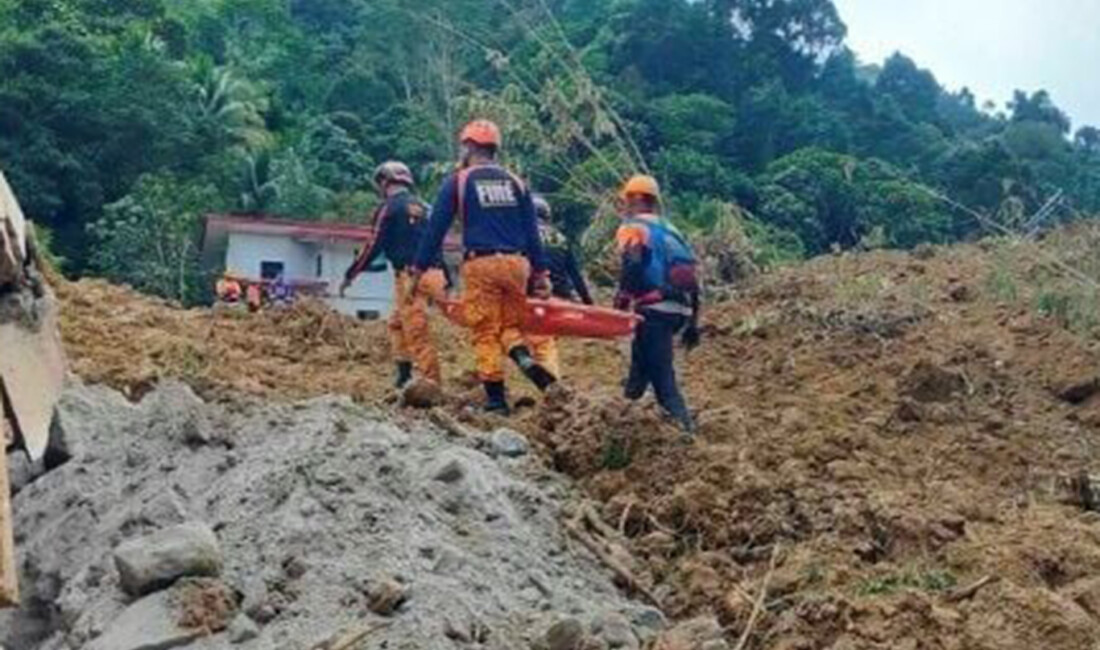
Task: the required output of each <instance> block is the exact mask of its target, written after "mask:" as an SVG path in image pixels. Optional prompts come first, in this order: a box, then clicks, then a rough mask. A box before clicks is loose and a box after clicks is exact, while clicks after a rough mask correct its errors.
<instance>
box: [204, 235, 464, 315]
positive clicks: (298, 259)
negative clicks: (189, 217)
mask: <svg viewBox="0 0 1100 650" xmlns="http://www.w3.org/2000/svg"><path fill="white" fill-rule="evenodd" d="M373 240H374V229H373V228H370V227H367V226H361V225H355V224H347V223H332V222H317V221H294V220H289V219H275V218H270V217H256V216H240V215H209V216H207V218H206V224H205V231H204V233H203V242H202V252H203V264H204V266H205V267H206V268H207V269H210V270H220V269H224V270H225V271H226V272H228V273H230V274H232V275H235V276H237V277H239V278H243V279H245V280H246V281H252V282H256V281H262V280H271V279H274V278H275V277H277V276H278V275H279V274H282V275H283V278H284V279H285V280H286V281H287V282H288V283H289V284H291V286H293V287H295V289H296V290H297V291H301V292H308V293H313V294H316V295H319V296H321V297H322V298H323V299H324V300H325V301H326V302H327V303H328V304H330V305H331V306H332V307H333V308H334V309H336V310H337V311H339V312H341V313H344V314H347V315H349V316H356V317H358V318H361V319H367V320H371V319H377V318H383V317H386V316H388V315H389V313H390V311H391V309H392V307H393V269H392V268H391V266H390V264H389V262H388V261H386V259H385V258H384V257H383V258H380V259H379V261H378V262H376V263H375V264H374V266H372V267H371V268H369V269H367V271H366V272H364V273H363V274H362V275H360V276H359V278H358V279H357V280H356V282H355V283H354V284H353V285H352V286H351V287H349V288H348V290H347V292H346V294H345V297H343V298H341V297H340V296H339V289H340V283H341V282H342V281H343V279H344V272H345V271H346V270H347V268H348V267H349V266H351V263H352V262H353V261H354V260H355V257H356V256H357V255H358V254H359V251H360V250H361V249H362V248H363V247H364V246H369V245H370V243H371V242H372V241H373ZM446 248H448V250H451V251H453V250H455V248H456V247H455V243H454V242H453V241H452V240H448V243H447V245H446Z"/></svg>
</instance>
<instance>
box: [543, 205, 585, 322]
mask: <svg viewBox="0 0 1100 650" xmlns="http://www.w3.org/2000/svg"><path fill="white" fill-rule="evenodd" d="M539 237H540V238H541V239H542V251H543V257H544V258H545V259H546V269H547V270H548V271H549V272H550V284H551V287H552V294H553V296H554V297H555V298H561V299H562V300H568V301H570V302H576V300H577V298H580V301H581V302H583V303H584V304H586V305H591V304H594V303H593V300H592V294H591V293H590V292H589V291H588V283H586V282H585V281H584V274H582V273H581V268H580V264H579V263H578V262H577V256H576V255H574V254H573V250H572V249H571V248H570V247H569V242H568V241H567V240H566V238H565V235H563V234H562V233H561V231H559V230H558V229H557V228H555V227H553V226H552V225H550V224H546V223H540V224H539ZM532 288H533V286H532Z"/></svg>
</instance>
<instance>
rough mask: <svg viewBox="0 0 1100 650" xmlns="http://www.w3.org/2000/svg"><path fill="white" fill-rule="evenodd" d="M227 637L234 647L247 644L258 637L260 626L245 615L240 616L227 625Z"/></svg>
mask: <svg viewBox="0 0 1100 650" xmlns="http://www.w3.org/2000/svg"><path fill="white" fill-rule="evenodd" d="M228 635H229V642H230V643H232V644H234V645H237V644H240V643H247V642H248V641H251V640H253V639H255V638H256V637H258V636H260V626H258V625H256V623H255V622H254V621H253V620H252V619H251V618H249V617H248V616H246V615H245V614H240V615H238V616H237V618H235V619H233V622H232V623H230V624H229V631H228Z"/></svg>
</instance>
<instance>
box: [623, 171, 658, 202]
mask: <svg viewBox="0 0 1100 650" xmlns="http://www.w3.org/2000/svg"><path fill="white" fill-rule="evenodd" d="M631 194H641V195H643V196H651V197H653V198H654V199H658V200H660V198H661V186H660V185H659V184H658V183H657V179H656V178H653V177H652V176H646V175H644V174H637V175H635V176H631V177H630V180H628V181H627V182H626V184H625V185H623V189H622V191H620V192H619V196H621V197H622V198H624V199H625V198H626V197H627V196H630V195H631Z"/></svg>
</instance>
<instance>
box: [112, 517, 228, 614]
mask: <svg viewBox="0 0 1100 650" xmlns="http://www.w3.org/2000/svg"><path fill="white" fill-rule="evenodd" d="M114 558H115V566H116V567H117V568H118V572H119V575H120V577H121V578H122V588H123V589H124V590H126V593H128V594H130V595H133V596H141V595H144V594H147V593H150V592H151V591H155V590H157V589H161V588H163V587H166V586H168V585H170V584H172V582H174V581H175V580H177V579H178V578H182V577H185V576H196V577H197V576H217V575H219V574H220V573H221V570H222V556H221V551H220V550H219V548H218V538H217V536H215V535H214V531H213V530H211V529H210V528H209V527H208V526H206V525H205V524H201V523H197V522H192V523H187V524H183V525H181V526H175V527H172V528H166V529H164V530H161V531H158V532H156V533H153V534H152V535H148V536H146V537H141V538H138V539H133V540H130V541H127V542H123V543H122V544H120V545H119V547H118V548H117V549H115V553H114Z"/></svg>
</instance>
